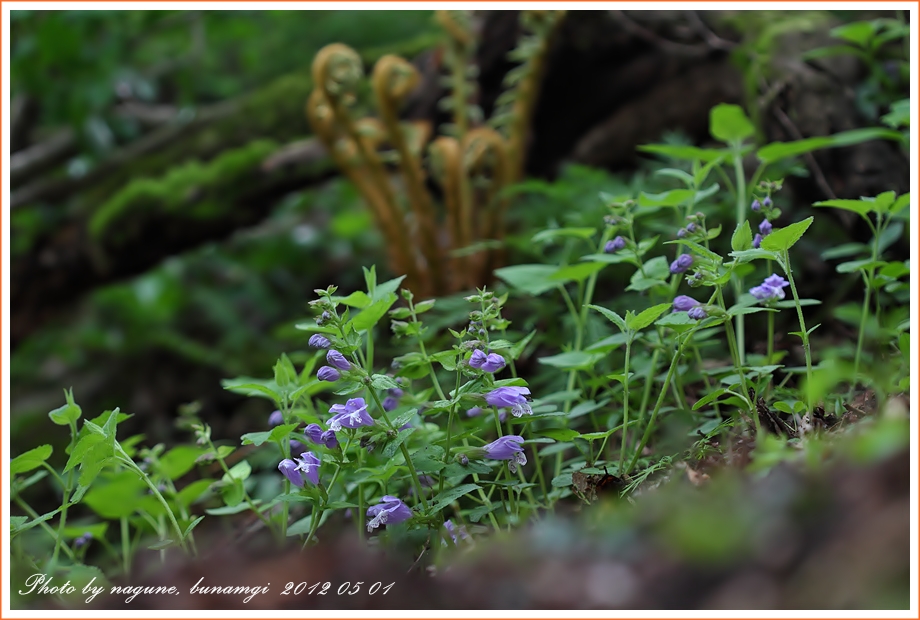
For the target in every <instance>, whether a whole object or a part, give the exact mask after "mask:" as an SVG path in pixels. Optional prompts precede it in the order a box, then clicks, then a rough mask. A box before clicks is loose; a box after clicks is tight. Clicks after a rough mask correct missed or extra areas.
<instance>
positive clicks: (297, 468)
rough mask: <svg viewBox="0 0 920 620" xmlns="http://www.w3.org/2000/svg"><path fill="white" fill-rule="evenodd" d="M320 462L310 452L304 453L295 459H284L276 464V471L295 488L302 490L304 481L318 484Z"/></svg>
mask: <svg viewBox="0 0 920 620" xmlns="http://www.w3.org/2000/svg"><path fill="white" fill-rule="evenodd" d="M319 466H320V460H319V457H317V456H316V455H315V454H313V453H312V452H304V453H302V454H301V455H300V458H297V459H293V460H292V459H284V460H282V461H281V462H280V463H278V470H279V471H281V473H282V474H284V477H285V478H287V479H288V480H289V481H290V482H291V484H293V485H294V486H295V487H298V488H303V486H304V484H305V482H306V481H309V482H310V483H311V484H314V485H316V484H319Z"/></svg>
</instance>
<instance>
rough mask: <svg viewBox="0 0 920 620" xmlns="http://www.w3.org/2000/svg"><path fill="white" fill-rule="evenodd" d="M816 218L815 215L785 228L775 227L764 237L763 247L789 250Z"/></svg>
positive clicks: (761, 244) (774, 249)
mask: <svg viewBox="0 0 920 620" xmlns="http://www.w3.org/2000/svg"><path fill="white" fill-rule="evenodd" d="M814 220H815V218H814V216H811V217H809V218H808V219H804V220H802V221H801V222H796V223H795V224H790V225H789V226H786V227H785V228H774V229H773V232H771V233H770V234H769V235H767V236H766V237H764V238H763V241H761V242H760V247H761V249H764V250H767V251H773V252H784V251H788V250H789V248H791V247H792V246H793V245H795V243H796V242H797V241H798V240H799V239H801V238H802V235H804V234H805V231H806V230H808V227H809V226H811V223H812V222H813V221H814Z"/></svg>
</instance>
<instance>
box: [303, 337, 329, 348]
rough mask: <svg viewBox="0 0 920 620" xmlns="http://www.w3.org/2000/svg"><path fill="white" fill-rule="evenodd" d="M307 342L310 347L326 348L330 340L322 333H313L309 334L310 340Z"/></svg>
mask: <svg viewBox="0 0 920 620" xmlns="http://www.w3.org/2000/svg"><path fill="white" fill-rule="evenodd" d="M308 344H309V345H310V346H311V347H316V348H317V349H328V348H329V345H330V342H329V339H328V338H326V337H325V336H323V335H322V334H313V335H312V336H310V341H309V342H308Z"/></svg>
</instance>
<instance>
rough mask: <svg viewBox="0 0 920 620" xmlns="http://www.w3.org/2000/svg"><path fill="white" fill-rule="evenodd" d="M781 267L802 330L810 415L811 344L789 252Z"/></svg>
mask: <svg viewBox="0 0 920 620" xmlns="http://www.w3.org/2000/svg"><path fill="white" fill-rule="evenodd" d="M783 267H784V269H785V271H786V276H787V277H788V278H789V287H790V288H791V289H792V298H793V299H794V300H795V311H796V313H797V314H798V315H799V329H801V330H802V346H803V347H804V348H805V372H806V374H807V378H808V387H807V391H806V394H805V396H806V401H807V402H808V412H809V413H811V412H812V411H813V410H814V409H813V407H812V395H811V390H812V387H813V386H814V384H813V383H812V381H811V343H810V342H809V338H808V330H806V329H805V315H804V314H802V303H801V302H800V301H799V292H798V290H796V288H795V278H793V277H792V265H791V264H790V263H789V250H785V251H784V252H783Z"/></svg>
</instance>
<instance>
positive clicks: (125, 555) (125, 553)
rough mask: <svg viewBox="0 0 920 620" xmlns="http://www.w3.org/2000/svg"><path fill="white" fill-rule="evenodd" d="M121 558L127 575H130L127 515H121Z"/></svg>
mask: <svg viewBox="0 0 920 620" xmlns="http://www.w3.org/2000/svg"><path fill="white" fill-rule="evenodd" d="M120 521H121V558H122V562H123V563H124V571H125V575H126V576H127V577H130V576H131V536H130V534H129V532H128V517H125V516H123V517H121V519H120Z"/></svg>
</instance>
